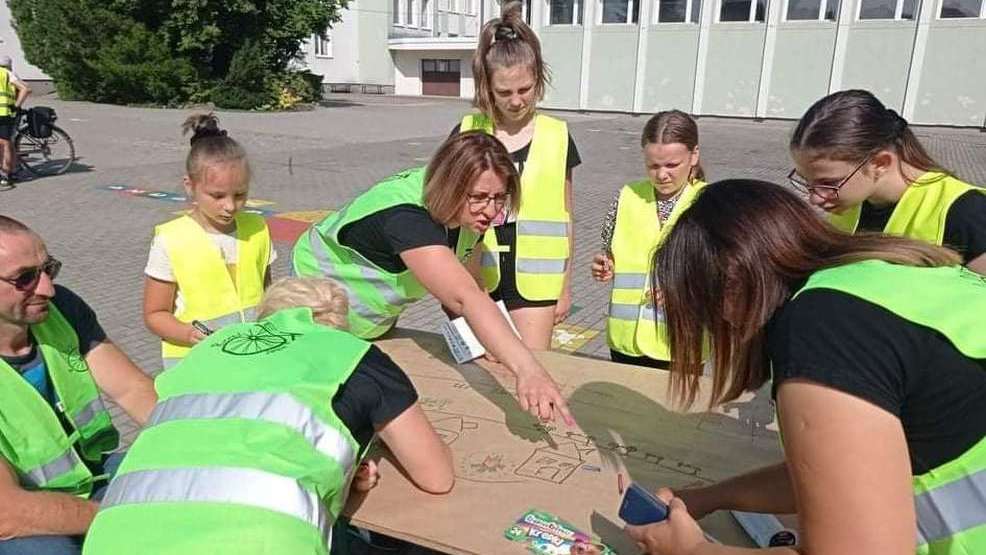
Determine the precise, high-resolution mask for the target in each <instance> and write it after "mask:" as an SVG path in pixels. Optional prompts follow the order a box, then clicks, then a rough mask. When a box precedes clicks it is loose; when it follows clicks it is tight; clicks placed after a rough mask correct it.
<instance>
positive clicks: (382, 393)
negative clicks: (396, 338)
mask: <svg viewBox="0 0 986 555" xmlns="http://www.w3.org/2000/svg"><path fill="white" fill-rule="evenodd" d="M417 400H418V393H417V391H415V389H414V385H413V384H412V383H411V380H410V379H408V377H407V375H406V374H404V371H403V370H401V368H400V367H399V366H397V364H395V363H394V361H393V360H391V359H390V357H389V356H387V355H386V354H385V353H384V352H383V351H381V350H380V349H378V348H377V347H376V346H375V345H374V346H371V347H370V350H368V351H367V352H366V354H365V355H363V359H362V360H360V362H359V364H358V365H357V366H356V369H355V370H354V371H353V373H352V374H351V375H350V376H349V379H348V380H346V383H344V384H342V386H341V387H340V388H339V391H337V392H336V395H335V397H334V398H333V399H332V410H334V411H335V413H336V416H338V417H339V419H340V420H342V423H343V424H345V425H346V427H347V428H349V431H350V432H351V433H352V434H353V437H354V438H356V441H357V442H359V444H360V448H363V447H365V446H366V443H367V442H368V441H370V438H372V437H373V433H374V428H375V427H380V426H383V425H384V424H386V423H387V422H390V421H391V420H393V419H394V418H396V417H397V416H400V414H401V413H403V412H404V411H405V410H407V409H408V408H409V407H410V406H411V405H413V404H414V403H415V402H417Z"/></svg>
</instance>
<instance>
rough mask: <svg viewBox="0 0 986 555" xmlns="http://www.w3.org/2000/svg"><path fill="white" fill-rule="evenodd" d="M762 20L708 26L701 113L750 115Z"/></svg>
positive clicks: (754, 99)
mask: <svg viewBox="0 0 986 555" xmlns="http://www.w3.org/2000/svg"><path fill="white" fill-rule="evenodd" d="M765 32H766V25H764V24H762V23H717V24H715V25H713V26H712V28H711V29H710V30H709V51H708V57H707V59H706V68H705V88H704V91H703V100H702V114H709V115H723V116H753V115H755V111H756V108H757V91H758V87H759V84H760V69H761V65H762V63H763V47H764V33H765Z"/></svg>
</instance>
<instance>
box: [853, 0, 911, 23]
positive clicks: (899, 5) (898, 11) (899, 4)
mask: <svg viewBox="0 0 986 555" xmlns="http://www.w3.org/2000/svg"><path fill="white" fill-rule="evenodd" d="M864 1H865V0H859V1H858V2H856V18H855V21H914V20H915V19H917V17H918V11H919V10H920V9H921V2H923V1H926V0H914V13H913V14H911V17H909V18H905V17H902V16H903V13H904V2H906V1H907V0H896V4H895V5H894V16H893V17H868V18H866V19H863V17H862V16H863V2H864Z"/></svg>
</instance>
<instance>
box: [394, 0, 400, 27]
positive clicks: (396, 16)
mask: <svg viewBox="0 0 986 555" xmlns="http://www.w3.org/2000/svg"><path fill="white" fill-rule="evenodd" d="M400 22H401V0H394V23H396V24H400Z"/></svg>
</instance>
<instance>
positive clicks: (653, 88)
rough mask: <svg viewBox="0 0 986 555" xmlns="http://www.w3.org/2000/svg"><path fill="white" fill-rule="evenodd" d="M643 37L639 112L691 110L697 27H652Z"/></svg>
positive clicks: (675, 25)
mask: <svg viewBox="0 0 986 555" xmlns="http://www.w3.org/2000/svg"><path fill="white" fill-rule="evenodd" d="M647 34H648V37H647V53H646V57H645V58H644V60H645V62H644V64H645V73H644V86H643V90H642V91H641V94H642V98H641V104H640V109H641V111H643V112H659V111H661V110H670V109H673V108H677V109H679V110H684V111H686V112H689V111H691V107H692V101H693V93H694V89H695V58H696V56H697V52H698V37H699V27H698V25H692V24H687V23H681V24H659V25H652V26H650V27H649V28H648V30H647Z"/></svg>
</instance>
